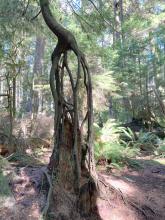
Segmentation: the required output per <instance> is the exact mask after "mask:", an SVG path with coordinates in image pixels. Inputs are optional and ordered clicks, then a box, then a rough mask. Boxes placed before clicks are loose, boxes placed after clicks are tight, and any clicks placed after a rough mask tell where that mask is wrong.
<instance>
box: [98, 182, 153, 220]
mask: <svg viewBox="0 0 165 220" xmlns="http://www.w3.org/2000/svg"><path fill="white" fill-rule="evenodd" d="M98 182H100V183H102V184H103V185H104V187H106V188H108V190H109V191H112V190H113V191H115V193H116V194H117V195H118V196H120V198H121V199H122V200H123V202H124V204H125V205H126V206H129V205H130V206H132V207H133V208H134V209H136V210H138V211H139V212H140V213H142V215H143V216H144V217H145V218H146V219H148V217H149V216H148V214H147V213H146V212H145V209H148V210H150V212H152V214H154V215H156V212H155V211H154V210H153V209H152V208H151V207H149V206H146V205H145V207H144V208H143V207H140V206H139V205H138V204H136V203H135V202H133V201H131V199H130V198H128V197H127V198H126V196H124V195H123V193H122V191H121V190H120V189H119V188H115V187H113V186H112V185H110V184H109V183H106V182H105V181H103V180H101V179H98ZM107 195H108V193H107V190H106V195H104V196H105V198H102V199H104V200H106V201H108V203H109V205H110V206H111V207H112V204H111V202H110V200H109V199H108V196H107Z"/></svg>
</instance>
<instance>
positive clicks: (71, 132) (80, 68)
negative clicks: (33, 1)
mask: <svg viewBox="0 0 165 220" xmlns="http://www.w3.org/2000/svg"><path fill="white" fill-rule="evenodd" d="M40 5H41V11H42V15H43V18H44V20H45V22H46V24H47V26H48V27H49V28H50V30H51V31H52V32H53V33H54V34H55V35H56V37H57V38H58V42H57V45H56V47H55V49H54V51H53V53H52V57H51V58H52V67H51V71H50V87H51V92H52V95H53V99H54V104H55V124H54V125H55V128H54V132H55V133H54V139H55V142H54V150H53V153H52V156H51V160H50V164H49V168H50V169H51V171H52V175H53V184H54V185H53V192H54V193H55V192H56V193H55V194H56V197H57V191H56V189H57V186H60V187H61V186H62V187H63V189H64V190H67V191H68V192H70V193H71V192H72V193H73V192H74V195H75V196H76V198H77V205H78V206H79V208H80V209H81V213H83V214H89V213H90V211H91V209H92V205H93V204H91V203H93V200H92V198H91V197H94V195H95V192H96V186H95V182H96V181H97V174H96V170H95V161H94V151H93V129H92V125H93V103H92V84H91V76H90V73H89V69H88V65H87V62H86V60H85V56H84V54H83V53H82V52H81V51H80V50H79V47H78V45H77V42H76V39H75V37H74V36H73V34H72V33H71V32H70V31H68V30H67V29H65V28H64V27H63V26H62V25H60V24H59V23H58V22H57V20H56V19H55V17H54V16H53V15H52V13H51V11H50V8H49V2H48V0H40ZM71 51H72V52H73V53H74V55H75V56H76V60H77V71H76V75H74V74H73V72H72V70H71V68H70V67H69V62H68V55H70V53H71ZM64 76H65V77H68V79H69V80H70V86H71V90H72V95H71V98H70V99H69V100H67V97H66V95H65V87H64V85H65V83H64ZM82 79H83V82H84V87H85V88H86V97H87V103H86V115H85V117H84V120H83V122H82V124H81V125H80V121H79V112H80V103H79V98H78V95H79V89H80V81H81V80H82ZM85 121H87V129H86V130H87V134H86V138H85V143H84V144H83V143H82V134H81V130H80V127H81V128H82V126H83V125H84V122H85ZM84 189H86V190H85V191H84ZM82 192H83V193H82ZM58 194H59V192H58ZM84 194H85V197H86V198H87V200H84V201H83V202H82V199H83V198H84ZM84 203H86V204H84ZM52 206H53V207H54V206H55V204H53V203H52ZM54 208H55V207H54ZM56 208H57V207H56ZM63 214H64V213H63ZM70 214H71V213H70ZM67 217H68V218H69V219H72V218H73V217H71V216H67ZM57 219H60V216H58V217H57Z"/></svg>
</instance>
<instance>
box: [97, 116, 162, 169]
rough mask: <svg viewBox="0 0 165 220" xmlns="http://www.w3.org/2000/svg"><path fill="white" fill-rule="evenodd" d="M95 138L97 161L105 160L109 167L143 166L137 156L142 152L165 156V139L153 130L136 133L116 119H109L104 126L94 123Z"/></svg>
mask: <svg viewBox="0 0 165 220" xmlns="http://www.w3.org/2000/svg"><path fill="white" fill-rule="evenodd" d="M94 140H95V142H94V147H95V158H96V162H97V163H98V164H99V163H101V162H103V161H104V164H106V165H107V167H108V166H111V167H116V168H119V169H120V168H122V167H123V166H124V165H128V166H131V167H137V168H138V167H141V165H140V164H139V162H138V161H136V156H140V154H141V153H142V152H150V153H152V154H153V155H155V156H158V155H159V156H161V157H165V140H160V139H159V138H158V137H157V136H156V135H155V134H153V133H151V132H143V131H140V132H139V133H136V134H135V133H134V132H133V131H132V130H131V129H130V128H124V127H118V125H117V123H115V121H114V120H108V121H107V122H106V123H105V124H104V125H103V127H102V128H100V127H99V126H98V125H97V124H94Z"/></svg>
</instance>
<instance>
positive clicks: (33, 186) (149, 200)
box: [0, 158, 165, 220]
mask: <svg viewBox="0 0 165 220" xmlns="http://www.w3.org/2000/svg"><path fill="white" fill-rule="evenodd" d="M139 162H140V164H141V165H142V166H143V168H142V169H140V170H133V169H128V168H127V169H125V170H123V171H120V172H119V171H117V170H115V171H114V172H110V173H108V172H106V171H105V169H104V171H99V178H100V179H102V180H103V182H104V183H105V182H106V184H107V187H103V188H104V189H103V194H104V196H102V195H103V194H102V195H100V196H99V197H98V198H97V202H96V205H97V212H98V214H99V218H98V219H99V220H146V219H148V220H164V219H165V160H162V161H159V162H155V161H153V160H149V159H148V158H140V159H139ZM160 162H161V163H160ZM163 163H164V165H163ZM43 169H46V167H45V166H41V167H30V166H25V167H14V166H13V165H12V166H10V170H9V172H11V173H12V178H11V179H10V181H9V183H10V189H11V192H12V194H11V195H10V196H8V197H4V198H3V203H2V202H1V204H0V220H22V219H24V220H39V219H40V216H41V211H42V209H43V207H44V205H45V202H46V197H47V189H48V186H46V185H45V184H43V183H44V182H46V181H43V180H44V178H45V177H44V172H43ZM6 172H8V171H7V170H6ZM13 174H14V176H13ZM9 176H11V175H9ZM109 186H111V187H110V188H109ZM109 189H110V190H109ZM1 197H3V195H0V199H1ZM87 219H88V220H89V219H90V220H91V219H92V220H93V219H94V218H82V220H87ZM68 220H69V219H68ZM75 220H76V219H75Z"/></svg>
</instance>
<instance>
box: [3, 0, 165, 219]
mask: <svg viewBox="0 0 165 220" xmlns="http://www.w3.org/2000/svg"><path fill="white" fill-rule="evenodd" d="M50 3H51V4H50V5H51V6H50V8H51V11H52V13H53V14H54V15H55V16H56V18H57V19H58V22H59V23H60V24H62V25H63V26H64V27H65V28H66V29H68V30H70V31H71V32H72V33H73V34H74V36H75V38H76V40H77V42H78V45H79V48H80V49H81V51H83V53H84V54H85V55H86V59H87V61H88V64H89V69H90V72H91V77H92V85H93V107H94V124H93V128H94V154H95V160H96V164H97V167H98V170H100V169H102V167H104V168H103V169H104V170H108V171H110V172H111V171H113V169H114V170H115V172H116V170H122V169H124V168H125V167H133V168H136V169H140V168H142V167H143V165H144V164H143V163H142V162H141V161H139V158H140V157H142V156H149V160H150V159H151V158H152V159H153V158H154V159H153V160H154V162H155V163H159V162H160V161H161V163H163V164H165V162H164V160H163V158H164V157H165V2H164V1H163V0H108V1H107V0H66V1H64V0H59V1H53V0H51V1H50ZM56 44H57V39H56V38H55V36H54V35H53V34H52V33H51V32H50V30H49V29H48V27H47V26H46V25H45V23H44V20H43V17H42V13H41V9H40V5H39V2H38V1H36V0H1V1H0V154H1V156H5V157H6V158H7V159H6V160H5V162H4V158H3V157H1V158H0V159H1V161H0V168H1V167H2V168H3V167H6V166H8V165H9V164H8V163H9V162H8V161H10V162H12V163H15V162H18V161H19V163H21V164H22V165H23V166H27V165H29V164H36V163H37V164H39V165H40V164H48V162H49V156H50V154H51V151H52V146H53V132H54V131H53V126H54V121H53V120H54V102H53V98H52V94H51V90H50V82H49V81H50V79H49V73H50V69H51V54H52V51H53V49H54V47H55V45H56ZM70 56H71V59H70V61H69V65H70V68H71V70H72V71H76V67H75V65H76V60H75V57H74V55H73V53H72V52H70ZM74 77H75V78H76V76H74ZM82 84H83V83H82ZM82 84H81V82H80V91H79V103H81V104H80V107H81V108H80V116H81V117H80V121H83V116H84V112H85V107H86V103H85V95H84V88H83V85H82ZM64 87H65V93H66V95H67V99H68V100H70V99H71V95H70V93H71V91H70V86H69V83H68V78H67V77H66V78H65V80H64ZM81 87H82V88H81ZM147 160H148V158H147ZM162 161H163V162H162ZM147 166H148V165H147ZM162 166H163V165H162ZM162 169H164V167H163V168H162ZM127 180H128V179H127ZM4 181H6V179H4V177H3V175H2V176H1V172H0V186H3V185H4ZM128 181H129V180H128ZM48 182H49V181H48ZM8 190H9V189H8V188H7V189H6V188H3V187H2V190H1V189H0V194H1V191H5V192H6V193H7V194H8ZM9 191H10V190H9ZM0 199H1V198H0ZM160 206H161V205H160ZM0 207H1V205H0ZM162 212H163V211H162ZM159 217H160V216H159ZM0 219H1V217H0ZM16 219H19V218H16ZM38 219H39V218H38ZM77 219H78V218H77ZM103 219H104V218H103ZM116 219H117V218H116ZM123 219H124V217H123ZM132 219H133V218H132ZM139 219H140V218H139ZM150 219H151V218H150ZM154 219H156V218H155V217H154ZM158 219H161V218H158ZM162 219H163V218H162ZM108 220H110V219H108ZM130 220H131V218H130Z"/></svg>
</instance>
